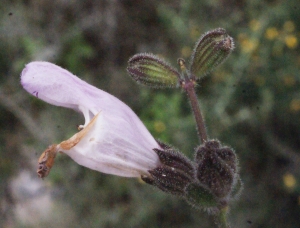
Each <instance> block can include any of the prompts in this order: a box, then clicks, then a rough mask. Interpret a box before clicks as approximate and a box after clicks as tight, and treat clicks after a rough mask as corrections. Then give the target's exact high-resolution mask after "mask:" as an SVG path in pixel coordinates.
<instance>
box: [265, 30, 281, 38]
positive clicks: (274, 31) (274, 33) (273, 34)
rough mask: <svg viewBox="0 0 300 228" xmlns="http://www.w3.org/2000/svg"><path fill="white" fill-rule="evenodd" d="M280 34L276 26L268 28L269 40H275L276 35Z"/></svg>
mask: <svg viewBox="0 0 300 228" xmlns="http://www.w3.org/2000/svg"><path fill="white" fill-rule="evenodd" d="M278 35H279V32H278V30H277V28H275V27H270V28H268V29H267V30H266V33H265V37H266V38H267V39H268V40H274V39H275V38H276V37H278Z"/></svg>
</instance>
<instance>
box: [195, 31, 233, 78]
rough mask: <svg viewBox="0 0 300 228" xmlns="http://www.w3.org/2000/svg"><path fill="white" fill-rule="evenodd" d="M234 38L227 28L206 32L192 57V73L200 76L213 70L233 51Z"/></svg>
mask: <svg viewBox="0 0 300 228" xmlns="http://www.w3.org/2000/svg"><path fill="white" fill-rule="evenodd" d="M233 48H234V43H233V39H232V38H231V37H230V36H229V35H228V34H227V33H226V31H225V29H222V28H218V29H214V30H212V31H209V32H207V33H205V34H204V35H203V36H201V37H200V39H199V41H198V42H197V43H196V46H195V48H194V51H193V54H192V57H191V67H190V71H191V73H192V74H193V75H194V76H196V75H198V76H199V77H201V76H204V75H205V74H207V73H209V72H211V71H212V70H213V69H214V68H215V67H217V66H218V65H220V64H221V63H222V62H223V61H224V60H225V59H226V58H227V57H228V56H229V54H230V53H231V52H232V50H233Z"/></svg>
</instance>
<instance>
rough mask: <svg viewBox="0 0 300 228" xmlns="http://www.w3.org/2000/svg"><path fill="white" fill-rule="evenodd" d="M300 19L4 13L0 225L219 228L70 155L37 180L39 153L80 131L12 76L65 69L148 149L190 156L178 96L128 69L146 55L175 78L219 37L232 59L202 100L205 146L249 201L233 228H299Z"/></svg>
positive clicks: (33, 5)
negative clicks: (217, 154) (49, 67)
mask: <svg viewBox="0 0 300 228" xmlns="http://www.w3.org/2000/svg"><path fill="white" fill-rule="evenodd" d="M299 12H300V5H299V0H290V1H283V0H268V1H262V0H251V1H250V0H249V1H247V0H242V1H240V0H227V1H225V0H202V1H199V0H183V1H179V0H178V1H176V0H175V1H168V0H153V1H138V0H122V1H121V0H120V1H117V0H103V1H100V0H99V1H96V0H94V1H92V0H86V1H80V0H72V1H66V0H51V1H50V0H48V1H47V0H45V1H40V0H24V1H20V0H2V1H1V5H0V70H1V73H0V74H1V76H0V110H1V112H0V115H1V121H0V125H1V128H0V141H1V144H0V147H1V149H0V186H1V187H0V226H1V227H4V228H11V227H105V228H110V227H124V228H127V227H132V228H135V227H154V228H155V227H191V228H192V227H203V228H206V227H214V225H213V224H214V223H213V220H212V218H211V217H210V216H209V215H207V214H206V213H204V212H202V211H197V210H194V209H193V208H192V207H190V206H189V205H187V203H186V202H184V201H183V200H181V199H178V198H175V197H172V196H169V195H167V194H165V193H163V192H160V191H158V190H156V189H154V188H152V187H151V186H148V185H146V184H143V183H142V181H140V180H138V179H126V178H121V177H116V176H111V175H106V174H102V173H98V172H95V171H92V170H89V169H87V168H83V167H81V166H79V165H78V164H76V163H75V162H73V161H72V160H71V159H70V158H69V157H67V156H65V155H61V156H58V158H57V160H56V164H55V166H54V167H53V169H52V172H51V173H50V175H49V177H47V178H46V179H45V180H40V179H38V177H37V175H36V167H37V159H38V157H39V156H40V154H41V152H42V151H43V150H44V149H45V148H46V147H47V146H48V145H50V144H53V143H58V142H60V141H62V140H65V139H66V138H68V137H70V136H71V135H73V134H74V133H75V132H76V131H77V125H79V124H82V123H83V121H84V119H83V117H82V116H81V115H80V114H78V113H75V112H74V111H72V110H67V109H64V108H60V107H54V106H51V105H49V104H46V103H44V102H42V101H39V100H38V99H36V98H34V97H33V96H30V95H29V94H28V93H26V92H25V91H24V90H23V89H22V87H21V85H20V83H19V81H20V78H19V75H20V73H21V71H22V69H23V68H24V66H25V64H26V63H28V62H31V61H34V60H43V61H49V62H53V63H55V64H57V65H60V66H62V67H64V68H66V69H68V70H69V71H71V72H72V73H74V74H76V75H78V76H79V77H80V78H82V79H84V80H86V81H87V82H89V83H90V84H93V85H95V86H97V87H98V88H100V89H102V90H105V91H107V92H109V93H111V94H113V95H115V96H116V97H118V98H119V99H121V100H122V101H124V102H125V103H126V104H128V105H129V106H130V107H131V108H132V109H133V110H134V111H135V112H136V113H137V114H138V116H140V118H141V119H142V121H143V122H144V123H145V125H146V126H147V128H148V129H149V130H150V131H151V133H152V134H153V135H154V136H155V137H156V138H159V139H161V140H163V141H165V142H167V143H170V144H172V145H174V146H176V147H178V148H179V149H180V150H181V151H182V152H184V153H185V154H186V155H187V156H189V157H192V156H193V150H194V148H195V147H196V146H197V145H198V143H199V142H198V139H197V134H196V128H195V124H194V119H193V116H192V115H191V112H190V107H189V103H188V101H187V99H186V96H185V94H184V92H182V91H180V90H171V89H170V90H155V89H148V88H145V87H142V86H139V85H137V84H136V83H135V82H134V81H133V80H132V79H131V78H130V77H129V76H128V75H127V73H126V66H127V61H128V59H129V58H130V57H131V56H132V55H134V54H136V53H140V52H151V53H154V54H157V55H160V56H162V57H163V58H165V59H166V60H167V61H169V62H170V63H172V64H173V65H174V66H176V60H177V58H179V57H183V58H186V59H188V58H189V56H190V54H191V51H192V48H193V46H194V43H195V42H196V41H197V39H198V38H199V36H200V35H201V34H202V33H204V32H206V31H208V30H210V29H213V28H216V27H223V28H225V29H226V30H227V31H228V33H229V34H230V35H231V36H232V37H233V38H234V39H235V43H236V49H235V50H234V52H233V54H232V55H231V56H230V57H229V58H228V60H227V61H226V62H225V63H224V64H223V65H222V66H220V67H219V68H218V69H217V70H215V71H214V72H213V73H211V74H210V75H209V76H207V77H205V78H203V79H202V80H201V81H200V85H199V86H198V88H197V93H198V96H199V99H200V104H201V107H202V109H203V113H204V115H205V116H206V124H207V128H208V132H209V135H210V138H218V139H219V140H221V141H222V142H223V144H225V145H230V146H231V147H233V148H234V149H235V150H236V153H237V154H238V156H239V159H240V169H241V177H242V180H243V181H244V191H243V192H242V194H241V196H240V198H239V200H237V201H236V202H233V203H232V205H231V211H230V215H229V220H230V222H231V224H232V226H233V227H239V228H243V227H253V228H258V227H267V228H268V227H287V228H294V227H299V224H300V184H299V182H300V152H299V149H300V115H299V114H300V87H299V85H300V74H299V65H300V44H299V42H300V13H299Z"/></svg>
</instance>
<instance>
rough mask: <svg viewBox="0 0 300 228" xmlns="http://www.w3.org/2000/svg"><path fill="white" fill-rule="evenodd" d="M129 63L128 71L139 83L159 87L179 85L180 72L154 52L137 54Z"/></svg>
mask: <svg viewBox="0 0 300 228" xmlns="http://www.w3.org/2000/svg"><path fill="white" fill-rule="evenodd" d="M128 63H129V65H128V67H127V71H128V73H129V74H130V75H131V76H132V78H133V79H134V80H135V81H137V82H138V83H141V84H143V85H146V86H149V87H157V88H166V87H176V86H179V77H180V75H179V73H178V72H177V71H176V70H175V69H174V68H172V67H171V66H170V65H169V64H168V63H167V62H165V61H164V60H162V59H160V58H159V57H157V56H155V55H153V54H148V53H141V54H136V55H134V56H133V57H132V58H130V59H129V62H128Z"/></svg>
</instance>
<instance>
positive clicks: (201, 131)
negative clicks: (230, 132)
mask: <svg viewBox="0 0 300 228" xmlns="http://www.w3.org/2000/svg"><path fill="white" fill-rule="evenodd" d="M178 64H179V67H180V69H181V72H182V74H183V77H182V78H183V79H182V81H181V87H182V88H183V89H184V90H185V91H186V93H187V96H188V98H189V100H190V104H191V107H192V112H193V114H194V117H195V121H196V126H197V131H198V135H199V137H200V142H202V143H204V142H206V141H207V132H206V127H205V123H204V119H203V117H202V113H201V110H200V106H199V102H198V99H197V95H196V91H195V85H196V81H195V79H194V78H193V77H192V76H191V74H190V72H188V71H187V69H186V66H185V61H184V60H183V59H179V60H178Z"/></svg>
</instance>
